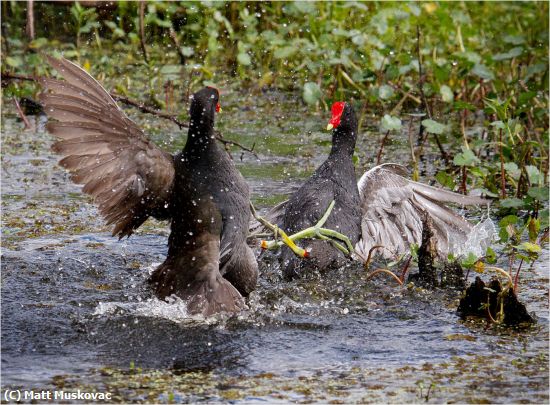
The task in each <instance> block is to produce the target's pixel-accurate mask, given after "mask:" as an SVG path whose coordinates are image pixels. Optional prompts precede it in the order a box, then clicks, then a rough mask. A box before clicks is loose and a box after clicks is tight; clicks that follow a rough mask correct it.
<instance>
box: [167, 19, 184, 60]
mask: <svg viewBox="0 0 550 405" xmlns="http://www.w3.org/2000/svg"><path fill="white" fill-rule="evenodd" d="M168 33H169V34H170V39H171V40H172V42H173V43H174V46H175V47H176V52H177V53H178V56H179V58H180V64H181V65H185V62H186V59H187V58H186V57H185V55H184V54H183V51H182V50H181V46H180V41H179V39H178V36H177V35H176V31H175V30H174V28H173V27H170V30H169V31H168Z"/></svg>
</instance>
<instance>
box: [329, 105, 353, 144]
mask: <svg viewBox="0 0 550 405" xmlns="http://www.w3.org/2000/svg"><path fill="white" fill-rule="evenodd" d="M331 112H332V116H331V119H330V121H329V123H328V126H327V130H331V129H333V134H332V147H333V150H345V151H346V152H348V153H352V154H353V149H354V148H355V142H356V140H357V117H356V116H355V110H354V109H353V107H352V106H351V104H350V103H347V102H344V101H337V102H335V103H334V104H332V109H331Z"/></svg>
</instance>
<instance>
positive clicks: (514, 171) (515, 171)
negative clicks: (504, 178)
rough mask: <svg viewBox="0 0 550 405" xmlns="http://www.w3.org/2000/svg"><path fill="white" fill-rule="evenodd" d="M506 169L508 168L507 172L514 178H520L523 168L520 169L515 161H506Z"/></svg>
mask: <svg viewBox="0 0 550 405" xmlns="http://www.w3.org/2000/svg"><path fill="white" fill-rule="evenodd" d="M504 170H506V173H508V174H509V175H510V176H511V177H512V178H513V179H519V176H520V174H521V170H519V167H518V165H517V164H515V163H514V162H508V163H504Z"/></svg>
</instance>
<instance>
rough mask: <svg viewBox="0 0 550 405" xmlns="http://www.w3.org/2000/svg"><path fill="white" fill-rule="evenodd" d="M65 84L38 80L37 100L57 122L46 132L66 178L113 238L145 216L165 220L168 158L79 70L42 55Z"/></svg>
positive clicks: (170, 169) (169, 175)
mask: <svg viewBox="0 0 550 405" xmlns="http://www.w3.org/2000/svg"><path fill="white" fill-rule="evenodd" d="M46 58H47V61H48V63H49V64H50V65H51V66H52V67H53V68H55V70H57V71H58V72H59V74H60V75H61V76H63V78H64V79H65V81H63V80H55V79H49V78H44V79H42V80H41V85H42V86H43V89H44V91H43V93H42V94H41V96H40V100H41V101H42V103H43V105H44V110H45V112H46V113H47V114H48V116H50V117H51V118H54V119H56V120H57V122H50V123H48V126H47V128H48V131H49V132H50V133H51V134H53V135H54V136H55V137H56V138H57V139H58V141H57V142H56V143H55V144H54V145H53V147H52V148H53V150H54V151H55V152H57V153H60V154H61V155H63V156H64V157H63V159H61V160H60V162H59V164H60V165H61V166H63V167H65V168H66V169H68V170H69V172H70V173H71V179H72V180H73V181H74V182H75V183H77V184H84V187H83V189H82V191H84V192H85V193H87V194H90V195H92V196H93V198H94V201H95V202H96V203H97V204H98V206H99V211H100V212H101V214H102V215H103V217H104V218H105V219H106V221H107V224H108V225H111V224H114V229H113V235H118V236H119V237H121V238H122V237H123V236H125V235H128V236H130V235H131V234H132V232H133V231H134V230H135V229H136V228H138V227H139V226H140V225H141V224H142V223H143V222H145V220H146V219H147V217H148V216H150V215H152V216H155V217H157V218H160V219H162V218H167V217H168V216H169V213H168V207H169V203H170V196H171V192H172V184H173V181H174V163H173V158H172V156H171V155H170V154H168V153H166V152H164V151H162V150H160V149H159V148H157V147H156V146H155V145H154V144H153V143H152V142H151V141H150V140H149V139H148V138H147V137H146V136H145V134H144V133H143V131H141V129H140V128H139V127H138V126H137V125H136V124H135V123H134V122H133V121H132V120H130V119H129V118H128V117H127V116H126V114H124V112H123V111H122V110H121V109H120V108H119V107H118V105H117V104H116V103H115V101H114V100H113V99H112V98H111V96H110V95H109V93H107V91H106V90H105V89H104V88H103V87H102V86H101V85H100V84H99V83H98V82H97V81H96V80H95V79H94V78H93V77H92V76H90V75H89V74H88V73H87V72H86V71H85V70H84V69H82V68H80V67H79V66H78V65H76V64H74V63H72V62H70V61H68V60H66V59H55V58H52V57H49V56H46Z"/></svg>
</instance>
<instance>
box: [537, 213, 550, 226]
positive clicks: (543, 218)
mask: <svg viewBox="0 0 550 405" xmlns="http://www.w3.org/2000/svg"><path fill="white" fill-rule="evenodd" d="M549 217H550V211H549V210H548V208H545V209H543V210H542V211H540V212H539V220H540V227H541V228H543V229H544V228H548V222H549Z"/></svg>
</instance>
